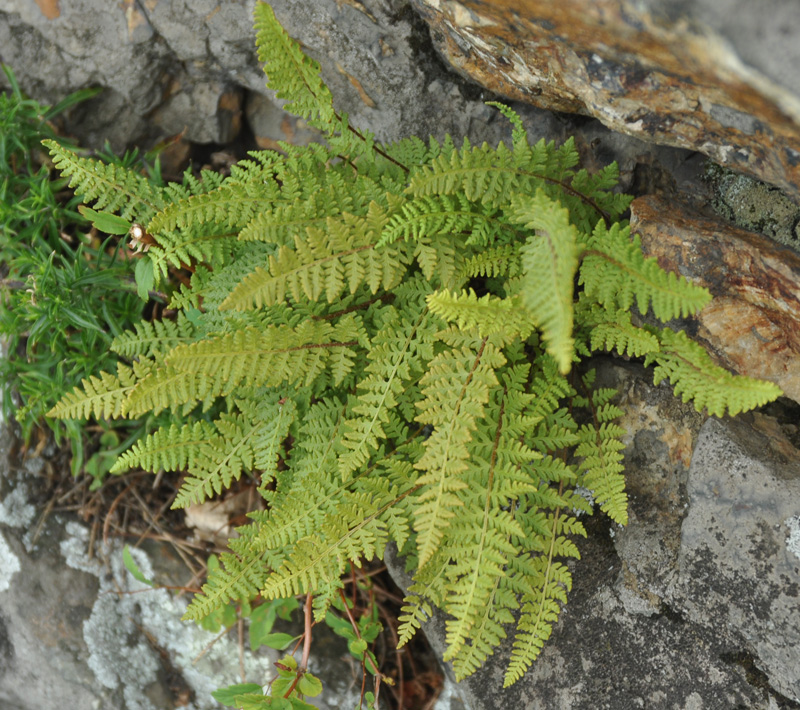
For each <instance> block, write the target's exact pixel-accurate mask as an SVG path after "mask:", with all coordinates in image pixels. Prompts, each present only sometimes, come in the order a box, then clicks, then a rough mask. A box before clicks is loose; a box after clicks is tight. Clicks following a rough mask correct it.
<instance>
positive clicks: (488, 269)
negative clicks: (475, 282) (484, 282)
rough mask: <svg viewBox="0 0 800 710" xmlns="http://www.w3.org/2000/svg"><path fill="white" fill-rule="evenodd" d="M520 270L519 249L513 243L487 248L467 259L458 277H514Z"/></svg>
mask: <svg viewBox="0 0 800 710" xmlns="http://www.w3.org/2000/svg"><path fill="white" fill-rule="evenodd" d="M519 272H520V259H519V252H518V250H517V249H516V248H515V247H514V246H512V245H511V244H504V245H502V246H499V247H492V248H490V249H485V250H484V251H481V252H480V253H479V254H475V255H474V256H471V257H470V258H469V259H467V260H466V261H465V262H464V263H463V264H462V265H461V267H460V269H459V271H458V273H457V275H456V278H459V279H471V278H475V277H476V276H485V277H488V278H492V277H497V276H508V277H509V278H513V277H515V276H517V275H518V274H519Z"/></svg>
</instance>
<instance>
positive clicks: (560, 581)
mask: <svg viewBox="0 0 800 710" xmlns="http://www.w3.org/2000/svg"><path fill="white" fill-rule="evenodd" d="M525 581H526V582H527V584H528V585H529V590H528V591H527V592H526V593H525V594H524V595H523V603H522V606H521V613H520V616H519V621H518V622H517V631H516V634H515V636H514V644H513V649H512V651H511V660H510V663H509V665H508V669H507V670H506V675H505V678H504V681H503V687H504V688H508V687H509V686H510V685H513V684H514V683H516V682H517V681H518V680H519V679H520V678H521V677H522V676H523V675H524V673H525V671H527V670H528V668H530V666H531V664H532V663H533V662H534V661H535V660H536V659H537V658H538V656H539V654H540V653H541V651H542V647H543V646H544V643H545V641H547V640H548V639H549V638H550V634H552V632H553V625H554V624H555V623H556V622H557V621H558V617H559V615H560V613H561V605H562V604H564V603H565V602H566V593H567V592H568V591H569V590H570V589H571V588H572V575H571V574H570V572H569V570H568V569H567V567H566V565H563V564H561V563H560V562H554V561H553V560H552V559H551V558H550V557H549V556H546V555H540V556H537V557H534V558H533V559H531V560H530V572H529V576H528V578H527V579H526V580H525Z"/></svg>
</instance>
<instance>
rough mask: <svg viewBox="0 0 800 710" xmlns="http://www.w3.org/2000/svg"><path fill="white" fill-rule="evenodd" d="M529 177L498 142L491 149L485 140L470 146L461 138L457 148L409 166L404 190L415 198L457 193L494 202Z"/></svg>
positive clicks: (476, 200)
mask: <svg viewBox="0 0 800 710" xmlns="http://www.w3.org/2000/svg"><path fill="white" fill-rule="evenodd" d="M529 177H531V176H527V175H523V173H522V172H521V171H519V170H518V169H517V168H516V167H514V164H513V156H512V154H511V153H510V152H509V151H508V150H507V149H506V148H505V146H503V144H502V143H501V144H500V145H499V146H498V148H497V149H496V150H495V149H494V148H491V147H490V146H489V145H488V144H487V143H484V144H483V145H482V146H480V147H473V146H471V145H470V144H469V141H468V140H467V139H466V138H465V139H464V144H463V146H462V147H461V149H460V150H454V151H452V152H450V153H443V154H441V155H439V156H438V157H436V158H434V159H433V160H432V161H431V163H430V166H422V167H420V168H418V169H415V170H412V171H411V174H410V182H409V187H408V192H409V194H411V195H412V196H413V197H415V198H421V197H425V196H433V195H455V194H459V193H461V194H463V195H464V196H465V197H466V198H467V200H469V201H470V202H475V203H479V204H484V205H498V204H500V203H502V202H503V201H504V200H505V199H506V198H507V197H508V195H509V194H510V193H511V192H512V191H514V190H517V189H519V188H520V183H521V182H522V181H523V180H527V179H528V178H529Z"/></svg>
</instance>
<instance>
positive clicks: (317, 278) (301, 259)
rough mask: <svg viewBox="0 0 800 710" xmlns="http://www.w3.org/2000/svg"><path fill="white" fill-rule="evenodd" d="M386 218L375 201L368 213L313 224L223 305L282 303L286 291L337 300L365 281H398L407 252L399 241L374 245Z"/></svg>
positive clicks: (372, 284)
mask: <svg viewBox="0 0 800 710" xmlns="http://www.w3.org/2000/svg"><path fill="white" fill-rule="evenodd" d="M384 220H385V216H384V215H383V214H382V209H381V208H380V207H379V206H378V205H377V204H375V203H373V204H372V205H371V207H370V214H368V215H366V216H365V217H357V216H355V215H349V214H345V215H342V217H341V218H339V219H336V218H333V217H329V218H328V219H327V225H326V229H324V230H322V229H316V228H314V227H309V228H307V230H306V236H305V237H304V238H303V237H300V235H295V237H294V249H290V248H289V247H288V246H285V245H283V246H281V247H280V248H279V249H278V251H277V253H276V254H275V255H272V256H270V257H269V271H267V270H266V269H262V268H258V269H256V270H255V271H254V272H253V273H252V274H250V276H248V277H247V278H246V279H244V281H242V283H241V284H239V286H237V287H236V288H235V289H234V290H233V291H232V292H231V294H230V296H229V297H228V298H227V299H226V300H225V301H223V302H222V304H221V305H220V308H221V309H222V310H226V309H235V310H246V309H249V308H262V307H264V306H271V305H274V304H276V303H281V302H283V301H284V300H285V298H286V297H287V296H290V297H291V298H292V299H293V300H294V301H295V302H296V301H300V300H301V299H307V300H309V301H318V300H320V299H321V298H323V297H324V298H325V300H327V301H328V303H333V302H334V301H335V300H336V299H337V298H338V297H339V296H340V295H341V293H342V291H344V290H345V289H347V290H348V291H349V292H350V293H351V294H353V293H355V292H356V290H357V289H358V288H359V287H360V286H361V285H362V284H366V285H368V286H369V288H370V290H371V291H372V293H376V292H377V291H378V289H381V288H382V289H384V290H389V289H391V288H393V287H395V286H396V285H397V284H398V283H399V282H400V279H401V278H402V276H403V274H404V273H405V264H406V263H407V258H406V257H405V256H404V254H403V252H402V251H401V250H399V249H398V248H396V247H388V248H385V249H381V250H376V249H375V248H374V246H373V245H374V241H375V239H376V237H377V235H376V231H377V230H376V223H377V224H378V225H380V224H381V223H382V222H383V221H384Z"/></svg>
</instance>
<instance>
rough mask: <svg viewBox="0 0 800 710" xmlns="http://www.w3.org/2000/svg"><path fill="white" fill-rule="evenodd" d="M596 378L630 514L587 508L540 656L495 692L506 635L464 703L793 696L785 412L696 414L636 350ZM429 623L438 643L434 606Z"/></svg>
mask: <svg viewBox="0 0 800 710" xmlns="http://www.w3.org/2000/svg"><path fill="white" fill-rule="evenodd" d="M599 379H600V381H601V382H602V384H603V385H607V386H611V385H613V386H616V387H618V388H619V389H620V392H621V394H620V400H619V403H620V405H621V406H622V408H623V409H624V410H625V412H626V413H625V416H624V418H623V421H622V425H623V426H624V427H625V428H626V429H627V430H628V431H629V432H630V435H629V437H628V440H627V442H626V443H627V449H626V451H625V464H626V470H627V482H628V490H629V494H630V522H629V525H628V526H627V527H626V528H624V529H621V528H617V527H614V528H612V529H611V530H608V528H604V526H603V523H602V521H601V520H599V519H597V520H594V519H593V520H591V521H589V527H590V534H589V538H588V539H587V540H585V541H580V542H579V547H580V549H581V553H582V556H583V559H582V560H580V561H578V562H577V563H575V564H574V565H572V571H573V579H574V587H573V590H572V592H571V594H570V597H569V603H568V604H567V606H566V608H565V610H564V612H563V614H562V617H561V620H560V621H559V623H558V624H557V626H556V627H555V629H554V631H553V635H552V637H551V638H550V640H549V641H548V642H547V643H546V644H545V647H544V650H543V652H542V654H541V656H540V657H539V659H538V660H537V661H536V662H535V664H534V665H533V667H532V668H531V670H530V671H529V672H528V673H527V674H526V676H525V677H523V679H522V680H520V681H519V682H518V683H517V684H516V685H514V686H512V687H511V688H509V689H507V690H505V691H502V690H501V688H502V680H503V673H504V670H505V664H506V662H507V658H508V653H509V652H510V647H511V646H510V642H508V643H507V644H506V646H505V647H504V648H503V649H502V650H501V651H500V652H499V653H498V654H496V655H495V656H493V657H491V658H490V659H489V661H488V663H487V665H486V667H485V668H483V669H481V670H480V671H478V672H477V673H476V674H475V675H474V676H471V677H470V678H468V679H466V680H465V681H463V682H462V683H460V684H459V688H460V690H461V692H462V693H463V695H464V698H465V701H466V702H467V705H468V707H469V708H471V709H472V710H484V709H485V710H490V709H494V708H498V707H508V708H537V709H540V710H570V709H571V708H573V709H575V710H577V709H579V708H587V707H592V708H598V709H607V710H618V709H619V708H637V707H641V708H652V709H655V710H661V709H662V708H663V709H665V710H666V709H667V708H669V709H670V710H671V709H673V708H680V709H681V710H728V709H729V708H735V707H742V708H748V709H753V710H755V709H763V710H767V709H769V710H775V709H777V708H799V707H800V672H798V669H800V658H798V652H799V650H800V614H798V613H797V610H798V608H799V607H798V593H799V590H800V586H798V585H800V545H798V538H800V531H799V530H798V527H799V526H800V522H798V519H797V518H796V516H797V515H798V514H799V513H800V452H798V450H797V449H796V448H795V445H794V444H793V443H792V442H791V441H790V439H789V438H788V437H789V436H793V437H796V436H797V433H798V431H797V429H796V427H795V428H794V429H792V428H791V427H789V428H788V430H787V431H784V430H782V429H781V427H780V426H778V425H777V423H776V420H775V419H774V418H771V417H768V416H766V415H753V416H750V417H743V418H741V419H740V420H735V421H731V420H717V419H705V417H703V416H702V415H700V414H698V413H697V412H695V411H694V409H693V408H692V407H691V406H689V405H684V404H682V403H680V402H679V401H677V400H676V399H675V398H674V396H673V395H672V392H671V390H670V389H669V387H666V386H659V387H653V386H652V384H650V383H651V382H652V378H651V375H650V374H649V373H647V372H646V371H644V370H643V369H642V368H641V367H640V366H638V365H630V364H625V363H619V362H613V361H608V362H606V363H604V364H603V365H602V366H601V367H600V374H599ZM795 441H796V442H797V439H796V438H795ZM693 452H694V453H693ZM609 533H610V534H609ZM389 564H390V569H392V571H393V574H395V575H396V576H397V577H398V578H400V579H405V580H406V582H407V581H408V577H406V576H405V575H404V573H403V572H402V563H400V562H398V560H397V559H396V558H391V559H390V560H389ZM425 631H426V633H427V634H428V636H429V638H430V639H431V640H432V643H433V644H434V646H435V647H437V648H438V650H439V651H441V652H443V650H444V618H443V616H442V615H439V614H437V615H436V616H435V617H434V619H433V620H432V621H431V622H430V623H429V624H428V625H426V627H425Z"/></svg>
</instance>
